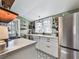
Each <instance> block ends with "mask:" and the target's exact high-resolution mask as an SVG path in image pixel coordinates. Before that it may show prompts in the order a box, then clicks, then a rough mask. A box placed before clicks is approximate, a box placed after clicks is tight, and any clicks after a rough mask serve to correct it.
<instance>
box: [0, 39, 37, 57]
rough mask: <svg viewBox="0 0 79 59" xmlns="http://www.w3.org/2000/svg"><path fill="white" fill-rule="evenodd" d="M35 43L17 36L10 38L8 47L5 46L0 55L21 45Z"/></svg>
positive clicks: (25, 45) (19, 47)
mask: <svg viewBox="0 0 79 59" xmlns="http://www.w3.org/2000/svg"><path fill="white" fill-rule="evenodd" d="M35 43H36V41H32V40H28V39H24V38H18V39H15V40H12V41H10V42H9V47H8V48H6V50H5V51H4V52H3V53H0V56H2V55H5V54H7V53H10V52H12V51H15V50H18V49H21V48H23V47H27V46H30V45H32V44H35Z"/></svg>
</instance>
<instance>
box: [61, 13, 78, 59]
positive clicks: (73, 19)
mask: <svg viewBox="0 0 79 59" xmlns="http://www.w3.org/2000/svg"><path fill="white" fill-rule="evenodd" d="M62 25H63V30H62V31H63V39H61V41H60V43H61V44H60V47H61V59H79V12H77V13H73V14H70V15H66V16H63V19H62Z"/></svg>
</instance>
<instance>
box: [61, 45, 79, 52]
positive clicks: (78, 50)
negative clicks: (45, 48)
mask: <svg viewBox="0 0 79 59" xmlns="http://www.w3.org/2000/svg"><path fill="white" fill-rule="evenodd" d="M60 47H62V48H66V49H69V50H73V51H77V52H79V49H75V48H71V47H66V46H63V45H60Z"/></svg>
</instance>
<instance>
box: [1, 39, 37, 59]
mask: <svg viewBox="0 0 79 59" xmlns="http://www.w3.org/2000/svg"><path fill="white" fill-rule="evenodd" d="M35 43H36V42H35V41H31V40H28V39H23V38H20V39H16V40H15V43H14V46H13V47H12V48H8V49H7V51H5V52H3V53H1V54H0V59H36V50H35Z"/></svg>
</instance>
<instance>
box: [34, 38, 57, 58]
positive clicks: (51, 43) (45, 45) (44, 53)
mask: <svg viewBox="0 0 79 59" xmlns="http://www.w3.org/2000/svg"><path fill="white" fill-rule="evenodd" d="M33 39H34V40H35V41H37V44H36V49H37V58H36V59H57V58H58V44H57V43H58V41H57V39H54V38H46V37H45V38H44V37H34V38H33Z"/></svg>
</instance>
